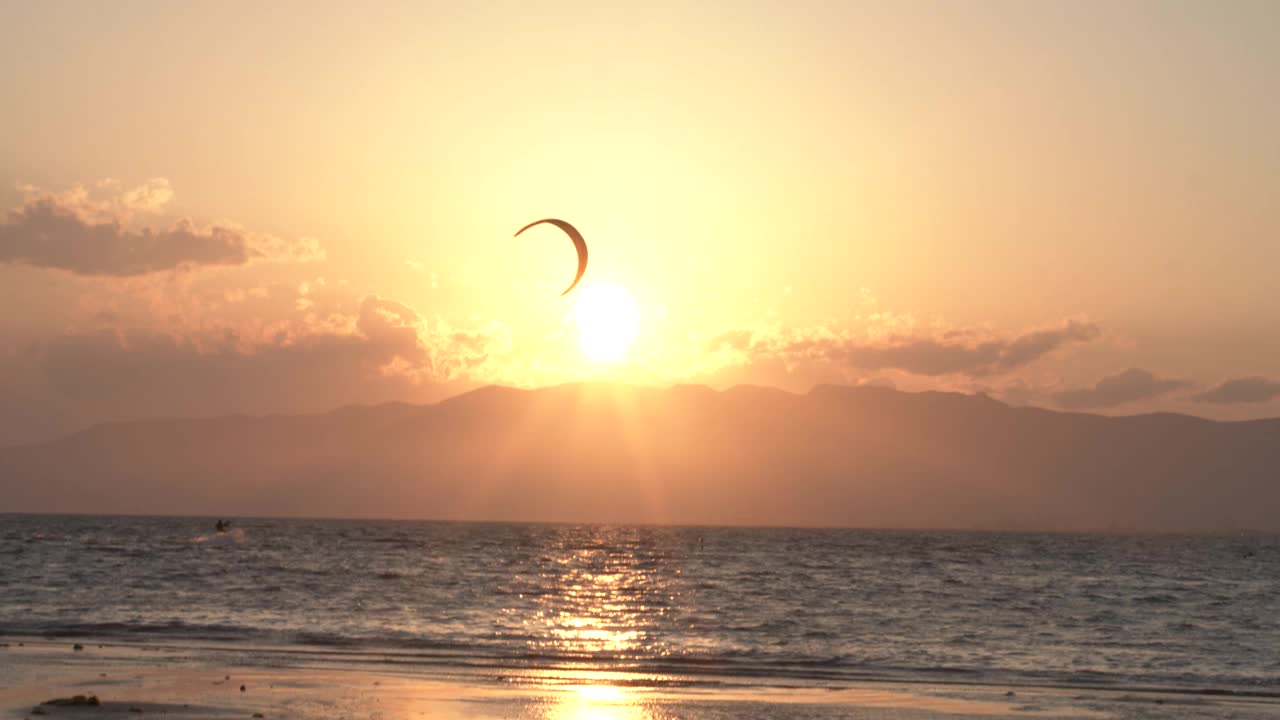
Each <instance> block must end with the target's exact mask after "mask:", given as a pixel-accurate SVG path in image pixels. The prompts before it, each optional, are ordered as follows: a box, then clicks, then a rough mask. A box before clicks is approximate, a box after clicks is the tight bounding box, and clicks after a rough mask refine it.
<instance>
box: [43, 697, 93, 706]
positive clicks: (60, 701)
mask: <svg viewBox="0 0 1280 720" xmlns="http://www.w3.org/2000/svg"><path fill="white" fill-rule="evenodd" d="M40 704H41V705H90V706H93V707H97V706H99V705H101V704H102V701H101V700H99V699H98V696H97V695H72V696H71V697H65V698H54V699H52V700H45V701H44V702H42V703H40Z"/></svg>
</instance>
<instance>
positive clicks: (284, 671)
mask: <svg viewBox="0 0 1280 720" xmlns="http://www.w3.org/2000/svg"><path fill="white" fill-rule="evenodd" d="M5 642H8V643H9V646H8V647H0V676H2V677H3V678H4V680H3V683H2V684H0V713H3V714H2V715H0V718H34V717H40V716H43V717H49V718H58V717H70V716H73V715H74V716H75V717H77V718H87V717H94V718H116V717H137V716H138V715H143V716H146V715H148V714H151V715H155V714H163V715H164V716H165V717H166V718H175V719H176V720H215V719H222V718H253V717H254V716H255V713H257V714H260V715H261V716H262V717H263V718H302V719H304V720H330V719H336V718H339V717H342V718H361V717H365V718H371V719H372V718H397V717H410V716H414V717H432V718H445V719H446V720H490V719H496V718H510V717H520V718H525V717H528V718H544V719H546V720H552V719H554V720H588V719H591V720H641V719H648V718H654V719H655V720H656V719H661V718H675V717H679V718H708V719H710V718H736V717H762V718H765V717H767V718H791V717H803V718H814V719H823V720H825V719H826V718H832V719H834V718H883V719H885V720H935V719H936V720H941V719H942V718H955V717H977V718H1001V717H1008V718H1020V717H1025V718H1059V719H1061V720H1070V719H1081V720H1084V719H1086V718H1125V717H1162V718H1188V719H1190V718H1218V717H1222V716H1224V715H1226V714H1230V715H1231V716H1232V717H1240V718H1263V717H1274V716H1275V715H1276V714H1277V713H1280V699H1277V698H1275V697H1273V696H1265V697H1260V696H1242V695H1222V694H1213V693H1208V694H1203V693H1202V694H1188V693H1186V692H1177V691H1153V690H1149V689H1147V690H1144V689H1100V688H1061V687H1045V686H1012V689H1010V686H1005V685H983V684H976V683H974V684H960V683H950V684H948V683H931V682H907V681H887V682H886V681H875V680H867V681H855V682H839V683H832V682H821V681H811V682H802V681H796V682H790V681H789V682H787V683H785V684H781V683H777V682H773V683H765V682H757V681H754V679H752V678H736V679H731V680H736V682H728V683H724V682H721V683H714V684H713V683H708V682H687V681H685V679H682V678H680V677H678V676H669V675H661V674H653V673H643V672H627V671H619V670H600V669H590V668H589V667H587V666H586V664H585V663H584V664H583V667H580V668H563V667H562V668H541V669H535V668H524V669H520V668H493V667H479V668H478V667H468V666H461V665H454V666H447V665H421V664H419V665H409V664H402V665H386V664H376V663H359V662H356V663H352V662H343V660H341V659H337V658H334V657H333V656H329V657H327V658H325V657H324V654H323V653H322V652H319V651H307V650H300V651H298V652H296V653H294V654H292V655H291V656H286V655H284V654H283V653H275V652H270V651H263V650H255V649H252V648H227V649H218V650H213V649H209V648H202V647H177V646H166V647H155V646H145V645H121V644H108V643H102V644H101V645H99V644H98V643H93V642H85V643H84V649H83V650H81V651H76V650H73V649H72V647H73V643H72V641H70V640H66V641H63V640H59V641H49V640H44V639H31V640H19V639H16V638H10V639H7V640H6V641H5ZM18 643H21V645H19V644H18ZM699 680H705V678H700V679H699ZM242 685H243V686H244V688H245V690H244V691H243V692H242V691H241V690H240V687H241V686H242ZM74 695H86V696H88V695H96V696H98V697H99V698H100V700H101V702H102V705H101V706H99V707H96V708H86V707H62V706H43V705H39V703H43V702H45V701H48V700H51V699H54V698H63V697H71V696H74ZM37 706H39V707H40V709H41V710H43V714H41V713H34V714H33V711H34V710H35V709H36V708H37ZM1153 713H1154V714H1153Z"/></svg>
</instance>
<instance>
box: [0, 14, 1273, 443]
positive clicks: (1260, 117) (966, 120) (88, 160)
mask: <svg viewBox="0 0 1280 720" xmlns="http://www.w3.org/2000/svg"><path fill="white" fill-rule="evenodd" d="M0 68H3V71H2V72H0V97H3V98H4V107H5V111H4V112H3V113H0V207H2V208H3V212H4V213H6V214H5V217H4V220H3V223H2V224H0V301H3V303H4V304H5V307H6V308H8V310H7V311H6V312H5V313H4V314H3V315H0V408H4V407H7V408H8V409H7V410H4V409H0V444H5V443H6V442H16V441H19V440H24V439H30V438H34V437H40V436H42V434H48V433H50V432H55V431H62V430H65V429H67V428H70V427H75V426H78V425H79V424H84V423H87V422H94V421H99V420H103V419H122V418H131V417H144V416H151V415H202V414H218V413H226V412H239V411H246V412H272V411H313V410H321V409H327V408H330V407H334V406H337V405H341V404H345V403H353V402H383V401H388V400H405V401H428V400H433V399H437V398H440V397H444V396H447V395H449V394H453V393H455V392H458V391H459V390H461V389H465V388H467V387H471V386H474V385H477V384H483V383H489V382H501V383H507V384H514V385H521V386H538V385H545V384H551V383H560V382H566V381H573V380H579V379H602V378H603V379H617V380H625V381H630V382H638V383H654V384H669V383H674V382H703V383H709V384H712V385H715V386H726V385H730V384H734V383H742V382H747V383H759V384H766V385H778V386H781V387H784V388H787V389H791V390H796V391H804V390H806V389H808V388H809V387H810V386H812V385H813V384H814V383H818V382H842V383H850V384H857V383H881V384H892V385H894V386H897V387H900V388H903V389H911V390H917V389H933V388H936V389H950V390H962V391H967V392H972V391H986V392H990V393H991V394H992V395H993V396H995V397H998V398H1002V399H1004V400H1006V401H1008V402H1014V403H1030V404H1037V405H1044V406H1047V407H1058V408H1065V409H1079V410H1090V411H1101V412H1109V413H1130V412H1141V411H1149V410H1158V409H1163V410H1176V411H1182V412H1190V413H1194V414H1199V415H1207V416H1211V417H1221V418H1243V417H1258V416H1265V415H1277V414H1280V333H1277V332H1276V331H1275V328H1277V327H1280V301H1278V300H1277V294H1276V291H1275V287H1276V283H1275V280H1274V277H1275V274H1276V268H1277V267H1280V133H1277V132H1276V131H1275V128H1277V127H1280V93H1277V92H1275V87H1276V78H1277V77H1280V5H1277V4H1276V3H1272V2H1234V3H1226V4H1219V3H1211V2H1123V3H1102V2H1087V3H1076V2H1060V3H1059V2H1042V3H1026V2H973V3H909V2H888V3H854V2H829V3H821V2H810V3H774V2H731V3H711V2H707V3H684V2H679V3H643V4H633V5H630V6H627V7H624V6H622V5H621V4H617V3H598V2H580V3H533V2H512V3H485V2H475V3H438V4H433V3H426V2H406V3H390V2H387V3H378V4H376V5H374V6H373V7H365V6H363V4H357V3H343V4H337V3H318V2H298V3H285V2H278V3H269V4H261V3H250V2H242V3H228V2H188V3H163V2H155V3H148V2H131V3H71V2H66V3H7V4H4V5H3V6H0ZM543 217H560V218H564V219H566V220H569V221H570V222H572V223H574V224H575V225H576V226H577V227H578V228H579V229H580V230H581V231H582V232H583V233H584V235H585V236H586V238H587V241H588V243H589V245H590V247H591V264H590V267H589V268H588V270H587V274H586V277H585V278H584V280H583V282H582V286H581V287H580V288H579V289H578V290H575V291H574V293H573V294H570V295H569V296H568V297H563V298H562V297H560V296H559V292H560V290H561V289H563V287H564V286H565V285H566V284H567V283H568V281H569V279H571V278H572V274H573V251H572V246H571V245H570V244H569V242H568V240H567V239H565V238H564V237H563V236H562V235H557V234H556V232H555V231H554V230H552V229H547V228H542V229H539V230H538V231H537V232H534V231H530V232H528V233H526V234H525V235H522V236H521V237H520V238H516V239H513V238H512V237H511V236H512V233H514V232H515V231H516V230H517V229H519V228H520V227H522V226H523V225H525V224H526V223H528V222H530V221H532V220H535V219H538V218H543ZM601 286H603V287H605V290H603V293H604V295H605V296H609V295H610V293H614V294H615V295H616V294H617V293H619V292H620V293H621V294H622V296H623V297H624V298H625V301H624V302H623V305H625V306H627V307H631V308H633V310H634V330H635V340H634V343H633V344H631V345H630V346H629V348H627V349H626V352H625V353H623V354H622V355H621V356H620V357H617V358H614V359H612V361H610V362H602V361H600V359H599V357H596V358H593V357H592V353H590V352H584V348H583V346H582V345H583V343H582V342H581V338H580V337H579V331H580V327H579V326H580V323H579V322H578V320H577V319H576V318H577V317H578V316H577V314H576V313H578V312H579V311H578V310H575V302H577V301H579V300H582V298H589V297H592V296H593V294H594V295H595V296H599V295H600V293H601V292H602V291H601V290H600V289H599V287H601ZM593 288H595V289H593ZM610 288H611V289H610ZM619 289H620V290H619ZM610 307H613V306H610ZM596 310H597V314H599V307H597V308H596ZM614 312H616V311H614V310H609V311H608V312H605V313H604V315H605V319H604V320H603V321H598V323H597V324H602V325H603V326H605V327H609V326H611V325H616V324H617V323H610V322H609V317H611V315H610V313H614ZM625 322H628V323H629V321H625ZM588 344H589V343H588ZM597 355H599V354H598V353H597ZM1224 383H1226V384H1225V385H1224Z"/></svg>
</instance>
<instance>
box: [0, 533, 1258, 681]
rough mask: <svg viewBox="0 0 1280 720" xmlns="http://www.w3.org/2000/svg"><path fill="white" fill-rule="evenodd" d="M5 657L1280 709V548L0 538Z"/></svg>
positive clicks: (846, 541) (978, 542) (662, 538)
mask: <svg viewBox="0 0 1280 720" xmlns="http://www.w3.org/2000/svg"><path fill="white" fill-rule="evenodd" d="M5 638H10V639H11V638H44V639H60V640H61V639H65V640H66V641H67V642H71V641H72V640H75V641H83V642H99V643H104V642H105V643H132V644H139V645H144V646H146V645H157V646H178V647H183V646H208V647H229V648H245V647H250V648H257V649H263V650H267V651H270V650H275V651H279V652H301V651H307V652H314V653H315V654H316V655H317V656H321V657H324V656H330V655H332V656H336V657H342V658H344V659H346V660H351V659H352V658H354V659H356V660H360V661H362V662H368V663H372V664H378V663H384V664H394V665H396V666H397V667H417V668H421V669H423V670H424V671H426V672H430V671H432V669H433V668H439V669H443V670H448V669H450V668H472V669H475V668H480V669H483V670H485V671H486V672H493V673H501V672H508V671H526V670H539V669H554V668H562V667H575V668H582V667H587V668H592V669H597V670H604V671H608V670H620V671H626V672H630V673H639V674H643V675H646V676H649V677H654V678H670V679H672V680H671V681H672V682H680V683H683V684H686V685H694V686H696V685H698V684H699V683H706V684H722V683H724V682H726V681H730V682H731V681H733V680H734V679H743V680H749V681H751V682H754V683H776V684H778V685H780V686H786V685H787V684H789V683H795V682H809V683H815V682H816V683H836V684H839V683H853V682H865V681H882V682H898V681H902V682H925V683H973V684H999V685H1008V686H1010V687H1017V686H1020V685H1022V686H1038V687H1062V688H1074V687H1089V688H1104V689H1105V688H1137V689H1144V688H1145V689H1157V690H1170V691H1174V692H1193V693H1211V694H1242V695H1256V696H1271V697H1274V696H1277V695H1280V538H1277V537H1275V536H1262V535H1238V536H1235V535H1223V536H1203V535H1200V536H1179V535H1125V534H1114V535H1105V534H1076V535H1073V534H1024V533H1016V534H1015V533H994V532H959V531H957V532H940V531H909V530H843V529H798V528H738V527H661V526H615V525H572V524H565V525H557V524H483V523H457V522H394V521H367V520H301V519H258V518H233V519H232V524H231V528H230V529H229V530H228V531H226V532H218V531H216V530H215V528H214V519H213V518H193V517H108V516H52V515H0V639H5ZM726 679H727V680H726Z"/></svg>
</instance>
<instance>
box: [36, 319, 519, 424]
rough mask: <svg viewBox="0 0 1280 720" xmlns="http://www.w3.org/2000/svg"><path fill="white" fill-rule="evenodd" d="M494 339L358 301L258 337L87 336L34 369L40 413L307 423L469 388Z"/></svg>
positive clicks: (495, 345)
mask: <svg viewBox="0 0 1280 720" xmlns="http://www.w3.org/2000/svg"><path fill="white" fill-rule="evenodd" d="M504 330H505V329H504V328H501V326H497V325H489V326H486V327H483V328H480V329H476V330H468V331H458V330H453V329H449V328H429V327H428V323H427V322H426V321H424V320H423V318H422V317H421V316H420V315H419V314H418V313H417V312H416V311H415V310H414V309H413V308H410V307H409V306H407V305H404V304H402V303H399V302H396V301H394V300H388V299H385V298H379V297H376V296H368V297H365V298H363V299H361V300H360V301H359V305H358V308H357V309H356V311H355V313H354V314H353V315H350V316H335V317H329V318H323V319H321V318H314V317H311V316H307V319H305V320H299V321H295V322H292V323H287V324H283V323H282V324H279V325H277V326H275V327H273V328H270V329H268V330H267V331H265V332H263V333H253V332H247V333H241V332H240V331H238V330H237V329H236V328H234V327H226V328H223V329H222V331H221V332H215V331H209V332H204V333H201V334H199V335H184V334H180V333H175V332H164V331H157V330H118V329H112V330H89V331H83V332H79V333H73V334H67V335H63V336H60V337H58V338H56V339H53V340H51V341H48V342H46V343H44V344H43V346H42V347H41V352H39V353H38V354H36V357H35V358H34V366H35V369H36V373H37V374H38V375H39V376H41V380H42V383H43V392H44V393H46V398H47V399H48V400H49V401H50V402H56V403H57V404H59V405H61V406H64V407H69V408H73V409H74V410H75V414H76V415H77V416H78V417H85V418H92V419H94V420H95V421H96V420H102V419H131V418H141V417H154V416H175V415H176V416H204V415H219V414H226V413H235V412H251V413H270V412H316V411H322V410H328V409H331V408H333V407H337V406H340V405H344V404H350V403H377V402H387V401H393V400H399V401H410V402H428V401H433V400H437V399H440V398H442V397H444V396H447V395H449V394H453V393H456V392H459V391H460V390H462V389H465V388H466V387H469V386H471V385H473V384H474V383H473V382H472V381H471V380H470V376H469V375H468V371H470V370H471V369H474V368H476V367H478V366H480V365H482V364H483V363H484V362H486V360H487V359H488V358H489V357H490V356H491V354H492V353H493V352H494V351H495V349H498V350H500V349H502V348H504V347H509V344H510V340H509V338H507V337H505V334H504Z"/></svg>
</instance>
